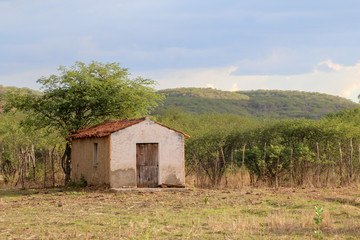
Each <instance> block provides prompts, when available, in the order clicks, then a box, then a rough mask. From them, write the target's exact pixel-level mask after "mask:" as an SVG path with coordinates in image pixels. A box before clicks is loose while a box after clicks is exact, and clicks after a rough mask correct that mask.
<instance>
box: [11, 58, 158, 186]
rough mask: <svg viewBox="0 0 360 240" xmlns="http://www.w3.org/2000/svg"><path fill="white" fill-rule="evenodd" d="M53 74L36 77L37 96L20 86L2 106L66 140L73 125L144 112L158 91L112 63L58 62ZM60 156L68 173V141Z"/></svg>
mask: <svg viewBox="0 0 360 240" xmlns="http://www.w3.org/2000/svg"><path fill="white" fill-rule="evenodd" d="M59 73H60V74H59V75H51V76H50V77H48V78H46V77H42V78H40V79H39V80H38V81H37V82H38V83H39V84H41V85H42V88H41V90H42V91H43V94H42V95H41V96H39V95H34V94H29V93H28V92H26V93H25V92H23V91H21V90H18V91H11V92H10V93H8V94H7V95H6V104H5V110H8V111H9V110H11V109H17V110H21V111H24V112H26V113H27V122H29V123H31V124H33V125H36V126H39V127H47V128H49V129H55V130H57V131H59V132H60V133H61V135H62V136H63V137H64V138H66V139H67V137H68V136H69V135H70V134H72V133H75V132H76V131H77V130H79V129H82V128H85V127H88V126H90V125H93V124H96V123H98V122H101V121H103V120H105V119H109V118H128V117H137V116H140V115H143V114H147V113H148V112H149V110H151V109H152V108H154V107H156V106H157V104H158V101H159V100H161V99H162V95H159V94H157V93H156V91H155V89H154V88H153V86H154V85H155V83H156V82H155V81H153V80H150V79H144V78H141V77H135V78H131V74H130V73H129V72H128V69H126V68H122V67H121V66H120V64H118V63H106V64H103V63H99V62H95V61H93V62H91V63H89V64H85V63H82V62H76V63H75V64H74V65H73V66H71V67H70V68H67V67H64V66H61V67H60V68H59ZM67 140H68V144H67V147H66V150H65V154H64V157H63V160H64V159H67V160H64V161H65V162H66V163H65V164H64V165H63V168H64V171H65V173H66V175H67V176H68V179H67V181H69V180H70V179H69V177H70V171H71V169H70V162H71V161H70V159H71V157H70V152H71V144H70V142H69V141H70V140H69V139H67Z"/></svg>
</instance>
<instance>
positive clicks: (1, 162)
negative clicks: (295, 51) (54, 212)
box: [0, 85, 360, 187]
mask: <svg viewBox="0 0 360 240" xmlns="http://www.w3.org/2000/svg"><path fill="white" fill-rule="evenodd" d="M98 87H100V85H98ZM178 91H180V92H176V93H175V92H174V96H176V97H171V96H169V97H168V98H170V99H174V98H182V97H179V96H180V95H181V92H182V89H180V90H178ZM199 91H200V92H199ZM75 92H79V91H75ZM82 92H83V91H82ZM98 92H101V91H98ZM162 92H164V91H162ZM216 93H217V90H216V91H213V90H209V89H208V90H207V91H205V93H202V92H201V90H199V89H190V90H189V89H187V90H186V92H185V93H184V94H185V95H186V96H188V97H187V98H182V99H188V100H189V101H191V99H202V100H204V101H205V102H207V101H209V102H211V101H234V102H236V101H247V103H248V104H250V103H251V101H253V103H254V102H261V101H264V104H265V102H268V103H271V102H272V100H271V99H277V100H273V101H274V102H277V104H278V103H279V102H282V101H283V104H285V105H286V104H287V105H291V104H294V102H298V104H300V102H301V101H300V100H299V99H303V103H304V101H305V100H306V99H305V98H307V97H309V98H310V100H311V101H313V102H314V103H313V105H311V106H315V105H316V106H322V105H324V106H323V107H322V108H321V109H327V110H328V111H330V110H331V109H332V110H333V113H331V114H328V115H326V116H325V117H323V118H321V119H304V118H300V119H291V118H287V119H273V118H271V117H265V118H255V117H253V116H251V115H252V114H250V113H248V114H247V116H241V115H236V114H219V113H205V114H195V113H189V112H185V111H183V109H184V108H177V107H169V108H167V109H163V110H162V111H158V112H157V114H155V115H154V116H153V118H154V119H155V120H157V121H160V122H162V123H164V124H166V125H168V126H170V127H173V128H175V129H178V130H181V131H183V132H185V133H187V134H189V135H190V136H191V138H189V139H187V140H186V173H187V175H188V176H192V177H195V178H196V183H197V184H199V185H204V184H207V185H227V184H228V180H229V176H231V175H236V174H239V175H240V176H241V178H240V179H239V180H238V181H239V182H240V183H241V185H244V184H246V180H245V179H249V182H250V183H251V184H253V185H258V184H267V185H270V186H275V187H279V186H290V185H292V186H295V185H298V186H304V185H308V186H309V185H310V186H312V185H317V186H324V185H332V186H341V185H346V184H351V183H353V182H357V181H359V177H358V176H359V174H360V128H359V124H360V108H353V109H345V110H343V111H341V112H336V110H335V109H337V107H340V106H344V104H345V105H346V104H349V106H350V105H351V106H354V105H355V106H356V104H353V103H351V104H350V103H348V102H347V101H346V100H344V99H342V98H338V97H332V96H328V95H323V94H310V93H303V92H282V91H253V92H247V94H248V97H249V99H248V100H244V99H240V100H239V99H231V98H232V97H233V96H235V95H236V94H238V93H230V94H223V93H221V94H222V95H217V96H214V94H216ZM219 93H220V92H219ZM22 94H23V95H20V97H23V98H24V99H27V97H26V96H27V95H29V92H27V93H24V92H22ZM201 94H203V95H201ZM234 94H235V95H234ZM242 94H243V95H244V94H245V92H242ZM281 94H282V95H281ZM100 95H101V96H102V94H100ZM200 95H201V96H206V97H209V98H199V96H200ZM243 95H241V94H240V96H238V97H239V98H243V97H242V96H243ZM10 96H12V95H10ZM32 96H33V95H32ZM38 96H39V95H38ZM41 96H43V95H41ZM45 96H46V93H45ZM191 96H195V97H191ZM258 96H262V99H263V100H261V101H260V100H259V99H261V98H260V97H258ZM266 96H269V100H268V101H265V99H266ZM210 97H211V98H210ZM321 97H322V98H321ZM253 98H257V100H252V99H253ZM36 99H40V98H38V97H37V98H36ZM279 99H281V101H280V100H279ZM284 99H288V101H287V102H286V101H285V100H284ZM320 99H322V100H320ZM12 100H14V99H13V98H7V101H12ZM336 100H338V102H335V101H336ZM1 101H4V98H2V99H1ZM28 102H29V101H28ZM51 102H52V101H51ZM81 102H83V101H81ZM209 102H208V103H209ZM327 102H332V104H329V105H326V104H327ZM52 103H53V102H52ZM65 103H69V102H68V101H65ZM70 103H72V101H70ZM53 104H54V103H53ZM275 105H276V104H275ZM203 106H204V105H203ZM95 107H96V106H95ZM303 107H304V106H303ZM207 108H210V107H209V106H207V105H205V107H204V109H205V110H206V109H207ZM220 108H222V109H225V107H223V106H221V107H220ZM19 109H20V108H19ZM56 109H58V110H59V109H60V110H61V109H65V110H66V109H67V111H68V110H69V109H68V108H66V105H65V106H62V108H56ZM309 109H310V108H309ZM309 109H307V108H306V106H305V107H304V111H306V110H309ZM205 110H204V111H205ZM319 111H320V110H319ZM57 114H59V115H61V111H60V112H57ZM262 114H263V115H261V116H269V115H265V113H264V112H263V113H262ZM277 114H278V113H277ZM243 115H246V114H243ZM29 116H30V117H31V116H37V115H34V112H32V111H23V112H19V111H18V112H13V111H10V112H6V113H2V114H1V115H0V151H1V154H0V156H1V158H0V167H1V168H0V171H1V172H0V173H1V175H2V178H4V179H5V181H8V182H14V183H17V184H18V183H21V184H22V185H23V186H25V182H26V181H28V182H32V181H44V185H46V179H51V180H52V185H55V180H56V179H55V175H56V174H58V175H59V176H58V177H57V179H63V178H64V177H63V175H61V169H62V168H61V167H63V164H62V161H61V155H62V153H61V152H62V151H64V144H65V142H66V138H64V133H63V132H61V129H57V130H56V129H54V128H52V129H51V128H49V127H50V126H51V125H50V124H43V125H36V124H35V125H24V123H25V122H26V121H25V120H28V118H29ZM72 116H74V115H72ZM87 116H91V115H87ZM109 116H110V117H113V115H109ZM270 116H272V117H274V114H272V115H271V114H270ZM290 116H291V117H293V116H294V115H290ZM46 174H47V175H46ZM49 174H51V177H50V178H49ZM48 185H49V184H48Z"/></svg>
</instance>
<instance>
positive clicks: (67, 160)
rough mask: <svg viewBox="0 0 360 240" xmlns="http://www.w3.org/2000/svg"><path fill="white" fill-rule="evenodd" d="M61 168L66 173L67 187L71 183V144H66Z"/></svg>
mask: <svg viewBox="0 0 360 240" xmlns="http://www.w3.org/2000/svg"><path fill="white" fill-rule="evenodd" d="M61 167H62V169H63V171H64V173H65V185H66V184H68V183H69V182H70V181H71V142H66V146H65V151H64V154H63V156H62V158H61Z"/></svg>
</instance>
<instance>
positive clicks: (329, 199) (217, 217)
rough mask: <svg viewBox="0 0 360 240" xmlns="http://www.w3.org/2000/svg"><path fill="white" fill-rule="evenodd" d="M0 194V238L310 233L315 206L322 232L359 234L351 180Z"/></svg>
mask: <svg viewBox="0 0 360 240" xmlns="http://www.w3.org/2000/svg"><path fill="white" fill-rule="evenodd" d="M0 196H1V198H0V212H1V214H0V239H169V238H170V239H311V238H314V232H313V229H314V220H313V218H314V217H315V211H314V207H315V206H322V207H323V208H324V213H323V222H322V223H321V225H320V228H321V231H322V235H323V236H324V238H325V239H357V236H359V235H360V208H359V205H358V203H359V199H360V191H359V189H358V188H341V189H279V190H278V191H274V190H273V189H267V188H258V189H256V188H255V189H254V188H253V189H251V191H249V189H240V190H213V189H194V190H192V191H189V192H155V193H151V192H144V193H133V192H132V193H111V192H109V191H107V190H101V191H100V190H91V189H87V188H85V189H79V190H73V189H31V190H17V189H9V188H0ZM205 196H207V200H206V201H204V199H205Z"/></svg>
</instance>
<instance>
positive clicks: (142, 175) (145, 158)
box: [136, 143, 159, 188]
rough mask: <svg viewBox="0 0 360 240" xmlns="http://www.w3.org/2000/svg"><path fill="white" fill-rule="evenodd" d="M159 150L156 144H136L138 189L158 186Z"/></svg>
mask: <svg viewBox="0 0 360 240" xmlns="http://www.w3.org/2000/svg"><path fill="white" fill-rule="evenodd" d="M158 158H159V148H158V144H157V143H137V144H136V175H137V186H138V187H150V188H151V187H157V186H158V185H159V183H158V178H159V160H158Z"/></svg>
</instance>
